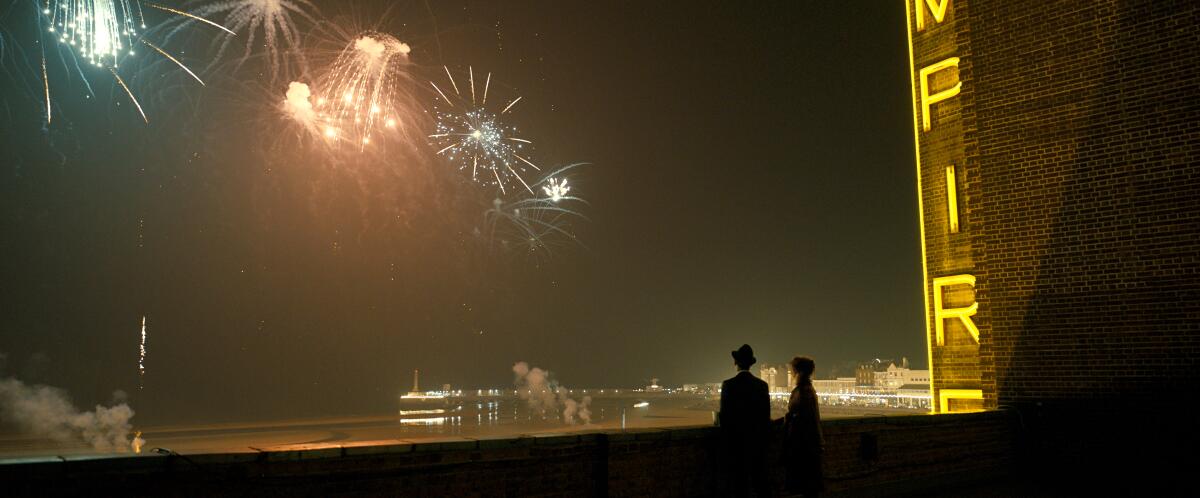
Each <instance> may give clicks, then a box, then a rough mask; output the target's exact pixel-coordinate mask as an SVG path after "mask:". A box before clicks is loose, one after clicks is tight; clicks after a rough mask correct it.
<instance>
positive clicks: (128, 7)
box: [42, 0, 233, 123]
mask: <svg viewBox="0 0 1200 498" xmlns="http://www.w3.org/2000/svg"><path fill="white" fill-rule="evenodd" d="M147 5H148V6H150V7H153V8H155V9H158V10H161V11H164V12H170V13H173V14H176V15H180V16H184V17H188V18H192V19H196V20H199V21H203V22H205V23H208V24H210V25H212V26H215V27H217V28H220V29H222V30H225V31H226V32H229V33H230V34H232V33H233V32H232V31H229V30H228V29H226V28H225V27H223V26H221V25H219V24H217V23H214V22H212V21H209V20H207V19H204V18H202V17H199V16H196V15H194V14H190V13H187V12H183V11H180V10H176V9H172V8H169V7H163V6H161V5H156V4H147ZM42 15H43V22H44V23H45V24H46V30H47V31H48V32H49V33H51V34H52V35H53V36H54V37H55V38H57V40H58V42H59V43H60V44H62V45H64V46H66V47H69V48H70V50H72V51H73V52H74V53H76V54H78V56H79V57H80V58H82V59H83V60H86V61H87V62H88V63H90V64H91V65H93V66H96V67H99V68H106V69H108V70H109V72H110V73H111V74H112V76H113V78H114V79H115V80H116V82H117V83H118V84H119V85H120V86H121V88H122V89H124V90H125V93H127V94H128V95H129V99H130V100H132V101H133V104H134V106H135V107H136V108H137V110H138V113H139V114H141V116H142V119H143V120H145V121H146V122H147V123H149V122H150V120H149V118H148V117H147V116H146V112H145V110H144V109H142V105H141V103H140V102H138V99H137V97H136V96H135V95H134V94H133V91H132V90H130V88H129V86H128V85H126V84H125V81H124V80H123V79H121V76H120V74H118V72H117V71H118V69H119V68H120V65H121V60H122V58H124V57H127V56H134V55H136V54H137V52H136V51H135V50H134V47H135V46H136V45H137V44H138V43H139V42H140V43H142V44H144V45H146V46H148V47H150V48H152V49H153V51H154V52H156V53H158V54H159V55H161V56H163V57H164V58H166V59H167V60H169V61H171V62H172V63H174V64H175V65H177V66H179V68H180V69H182V70H183V71H185V72H187V73H188V74H189V75H191V77H193V78H195V79H196V81H200V78H199V77H198V76H196V73H194V72H192V70H191V69H189V68H188V67H187V66H185V65H184V64H183V62H181V61H180V60H179V59H178V58H176V57H174V56H172V55H171V54H169V53H168V52H167V51H166V50H164V49H162V48H161V47H158V46H156V45H154V44H152V43H150V42H149V41H148V40H146V39H145V38H142V36H143V35H144V34H145V33H144V31H145V30H146V20H145V13H144V12H143V11H142V3H141V2H137V1H131V0H46V3H45V7H44V8H43V9H42ZM45 68H46V56H45V53H44V51H43V54H42V79H43V84H44V87H45V93H46V122H47V123H49V122H50V107H51V104H50V81H49V79H48V77H47V74H46V69H45ZM80 75H81V76H83V77H84V79H85V81H86V79H87V76H86V75H84V74H83V72H82V71H81V72H80ZM200 84H201V85H203V84H204V82H203V81H200Z"/></svg>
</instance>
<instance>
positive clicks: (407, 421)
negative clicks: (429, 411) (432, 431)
mask: <svg viewBox="0 0 1200 498" xmlns="http://www.w3.org/2000/svg"><path fill="white" fill-rule="evenodd" d="M445 423H446V417H425V418H404V419H400V425H444V424H445Z"/></svg>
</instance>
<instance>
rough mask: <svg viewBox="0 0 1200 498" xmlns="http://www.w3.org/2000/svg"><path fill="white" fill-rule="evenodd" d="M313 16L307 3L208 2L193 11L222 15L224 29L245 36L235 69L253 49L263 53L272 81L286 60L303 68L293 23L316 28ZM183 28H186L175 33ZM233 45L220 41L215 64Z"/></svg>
mask: <svg viewBox="0 0 1200 498" xmlns="http://www.w3.org/2000/svg"><path fill="white" fill-rule="evenodd" d="M316 12H317V7H316V6H315V5H313V4H312V2H310V1H309V0H229V1H224V2H207V3H204V4H201V5H199V6H197V7H196V8H195V10H194V13H195V15H197V16H204V17H216V16H222V15H223V16H224V18H223V21H222V23H223V24H224V25H225V26H227V27H228V28H229V29H232V30H234V31H238V32H243V33H245V35H246V45H245V50H244V51H243V52H242V55H241V57H239V58H238V59H237V64H238V65H241V64H242V63H244V62H246V60H247V59H249V58H250V56H251V54H252V53H253V52H254V49H255V47H261V48H262V49H263V50H265V51H266V58H267V64H268V66H269V68H270V72H271V77H272V78H274V77H275V76H277V75H278V74H279V72H280V69H281V68H282V67H284V66H286V65H287V64H288V58H289V57H291V58H295V59H296V61H297V62H298V63H299V64H300V65H301V67H302V68H303V67H304V64H305V61H304V59H303V52H301V51H300V40H301V34H300V30H299V29H298V28H297V27H296V21H297V18H300V19H304V20H306V21H308V22H309V23H312V24H317V20H316V18H314V17H313V16H314V14H316ZM184 26H186V24H185V25H181V26H180V27H179V28H176V29H175V31H178V30H179V29H181V28H183V27H184ZM260 38H261V39H260ZM232 42H233V39H232V38H224V39H223V40H222V41H221V43H220V48H219V49H218V51H217V55H216V57H215V58H214V61H215V60H219V59H221V57H222V56H224V54H225V52H226V51H227V50H228V49H229V47H230V44H231V43H232Z"/></svg>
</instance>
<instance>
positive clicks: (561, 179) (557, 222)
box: [484, 163, 587, 257]
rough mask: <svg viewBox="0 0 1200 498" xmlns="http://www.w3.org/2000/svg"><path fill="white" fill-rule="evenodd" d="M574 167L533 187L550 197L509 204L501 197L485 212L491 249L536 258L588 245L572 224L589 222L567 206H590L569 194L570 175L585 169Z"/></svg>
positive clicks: (532, 198)
mask: <svg viewBox="0 0 1200 498" xmlns="http://www.w3.org/2000/svg"><path fill="white" fill-rule="evenodd" d="M582 165H583V163H578V164H571V165H568V166H564V167H562V168H559V169H557V170H554V171H553V172H551V173H550V174H548V175H546V176H544V177H542V179H541V180H538V181H537V182H536V183H534V184H532V187H534V188H538V187H540V188H541V190H542V192H543V193H545V194H546V197H530V198H526V199H522V200H519V201H515V202H508V203H505V202H504V201H503V200H501V199H499V198H497V199H495V200H493V201H492V207H491V209H488V210H487V211H485V212H484V226H485V230H486V238H487V242H488V246H489V247H496V246H499V248H500V249H505V250H520V251H521V252H522V253H524V254H527V255H532V256H539V257H540V256H547V257H548V256H553V255H554V251H555V250H556V249H557V248H559V247H563V246H567V245H571V244H576V245H580V246H583V245H584V244H583V243H582V242H581V241H580V240H579V239H578V238H577V237H576V236H575V234H574V233H573V232H572V231H571V222H572V221H574V220H586V219H587V217H586V216H584V215H583V214H582V213H580V212H579V211H576V210H574V209H571V208H568V207H566V205H567V204H568V203H579V204H587V201H585V200H583V199H582V198H579V197H576V196H572V195H569V193H570V190H571V188H570V187H569V186H568V180H567V177H566V174H567V173H568V172H570V170H572V169H574V168H576V167H578V166H582Z"/></svg>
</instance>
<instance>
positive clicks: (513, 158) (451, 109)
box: [429, 66, 541, 195]
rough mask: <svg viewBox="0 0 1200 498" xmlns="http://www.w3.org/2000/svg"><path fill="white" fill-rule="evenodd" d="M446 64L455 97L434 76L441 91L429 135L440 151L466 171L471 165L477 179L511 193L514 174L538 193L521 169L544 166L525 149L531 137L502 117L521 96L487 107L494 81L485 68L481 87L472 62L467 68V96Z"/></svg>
mask: <svg viewBox="0 0 1200 498" xmlns="http://www.w3.org/2000/svg"><path fill="white" fill-rule="evenodd" d="M442 69H444V70H445V71H446V77H447V79H449V81H450V88H449V90H453V97H451V96H450V94H447V93H446V92H444V91H442V88H441V87H439V86H438V85H437V83H435V82H430V85H432V86H433V89H434V90H435V91H437V93H438V95H439V96H440V97H441V100H440V101H439V104H438V105H436V106H435V107H436V109H435V117H436V119H437V129H436V133H434V134H432V135H429V138H431V139H434V141H435V144H436V146H437V148H438V152H437V153H438V155H442V156H445V157H446V158H447V160H449V161H450V162H451V163H454V164H456V165H458V168H459V169H460V170H462V171H466V170H468V169H469V170H471V179H472V180H473V181H477V182H481V183H484V184H489V185H495V186H497V187H499V188H500V192H501V194H506V193H507V191H508V189H507V188H506V187H505V185H506V184H512V183H513V180H516V181H517V182H519V183H520V185H521V186H522V187H524V188H525V190H526V191H528V192H529V193H530V194H531V195H536V193H535V192H534V190H533V187H532V186H531V185H530V184H529V183H528V182H526V181H525V178H524V177H523V176H522V175H521V174H522V173H526V174H529V173H530V170H531V169H532V170H534V171H541V168H539V167H538V166H537V165H536V164H534V163H533V162H532V161H530V160H529V159H528V158H526V157H525V156H524V155H522V154H526V153H525V149H526V148H527V147H532V145H533V142H531V141H529V140H528V139H525V138H521V137H520V136H518V132H517V128H516V127H515V126H511V125H507V124H505V123H504V122H503V121H502V120H501V119H500V118H501V116H503V115H504V114H506V113H508V112H509V111H510V110H512V108H513V106H515V105H516V104H517V102H519V101H520V100H521V97H517V98H515V99H513V100H511V101H508V103H507V104H506V105H504V106H503V108H501V110H500V111H499V112H496V111H493V110H489V108H488V106H487V102H488V90H489V87H490V86H491V83H492V74H491V73H488V74H487V77H486V78H485V79H484V82H483V85H482V88H477V86H478V85H476V81H475V70H474V68H468V69H467V82H466V83H467V89H468V90H469V98H468V96H467V95H463V92H462V91H460V89H459V86H458V82H457V81H456V80H455V79H454V76H453V75H452V74H450V69H449V68H447V67H445V66H443V67H442ZM494 101H495V100H494V99H493V102H494Z"/></svg>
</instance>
